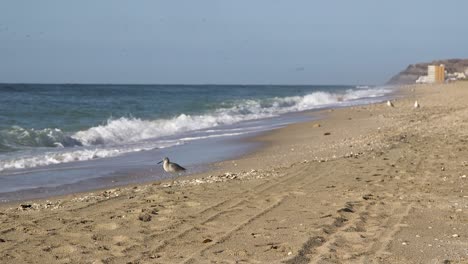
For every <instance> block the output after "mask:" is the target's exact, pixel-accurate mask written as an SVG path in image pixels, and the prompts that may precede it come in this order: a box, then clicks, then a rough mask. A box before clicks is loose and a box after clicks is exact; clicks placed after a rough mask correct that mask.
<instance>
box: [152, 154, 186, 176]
mask: <svg viewBox="0 0 468 264" xmlns="http://www.w3.org/2000/svg"><path fill="white" fill-rule="evenodd" d="M162 162H164V163H163V168H164V171H165V172H170V173H173V172H183V171H185V170H186V169H185V168H184V167H182V166H180V165H179V164H177V163H174V162H170V161H169V158H168V157H165V158H164V159H163V160H161V161H160V162H158V164H161V163H162Z"/></svg>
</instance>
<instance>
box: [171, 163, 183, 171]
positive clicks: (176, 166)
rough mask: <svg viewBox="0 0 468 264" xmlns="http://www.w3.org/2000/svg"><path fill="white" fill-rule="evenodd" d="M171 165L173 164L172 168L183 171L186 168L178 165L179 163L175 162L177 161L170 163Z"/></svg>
mask: <svg viewBox="0 0 468 264" xmlns="http://www.w3.org/2000/svg"><path fill="white" fill-rule="evenodd" d="M172 165H173V166H174V169H175V170H176V171H185V170H186V169H185V168H184V167H182V166H180V165H179V164H177V163H172Z"/></svg>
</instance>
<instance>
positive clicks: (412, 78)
mask: <svg viewBox="0 0 468 264" xmlns="http://www.w3.org/2000/svg"><path fill="white" fill-rule="evenodd" d="M441 64H443V65H444V66H445V71H446V72H447V73H448V74H455V73H463V74H465V75H467V76H468V59H446V60H435V61H432V62H423V63H417V64H411V65H409V66H408V67H407V68H406V69H405V70H403V71H401V72H399V73H398V74H396V75H395V76H393V77H392V78H391V79H390V80H389V81H388V82H387V84H390V85H401V84H414V83H416V80H418V78H420V77H421V76H424V75H426V74H427V67H428V66H429V65H441Z"/></svg>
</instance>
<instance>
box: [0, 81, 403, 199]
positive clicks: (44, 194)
mask: <svg viewBox="0 0 468 264" xmlns="http://www.w3.org/2000/svg"><path fill="white" fill-rule="evenodd" d="M393 90H394V91H393V92H392V93H389V94H387V95H385V96H383V97H379V98H381V99H379V101H383V100H384V98H393V97H395V94H396V93H397V91H396V90H397V88H395V87H394V88H393ZM360 100H361V99H360ZM354 103H356V102H349V103H348V104H351V106H349V105H344V106H339V105H337V106H328V107H323V108H319V109H312V110H305V111H300V112H291V113H285V114H281V115H280V116H277V117H271V118H266V119H260V120H257V121H258V122H261V123H262V124H263V123H264V125H265V127H269V126H271V127H270V128H269V129H267V130H264V131H255V132H249V133H247V134H244V135H241V136H235V137H234V138H231V137H225V138H224V141H225V142H229V144H228V145H236V143H232V142H239V143H240V144H242V145H245V146H243V147H240V148H241V149H242V150H240V149H239V150H235V151H234V152H235V153H236V154H230V155H227V156H226V157H221V158H219V157H217V158H214V157H212V158H211V160H210V161H204V162H201V163H196V164H195V166H194V168H193V169H195V172H193V173H190V174H189V175H186V176H184V177H197V175H200V174H206V173H211V172H215V171H214V170H213V169H200V168H202V167H210V168H213V167H218V166H219V164H222V162H223V161H226V160H232V159H237V158H241V157H242V156H246V155H250V154H252V153H255V152H256V151H259V150H260V149H261V142H260V141H259V140H258V138H261V137H262V135H264V134H268V133H270V132H271V131H274V130H277V129H281V128H284V127H285V126H289V125H291V124H294V123H303V122H311V121H313V120H315V119H323V118H326V114H327V112H328V111H330V110H331V109H346V108H349V107H355V106H361V105H366V104H356V105H354ZM370 104H372V103H370ZM288 118H291V119H292V121H289V120H288V121H286V120H287V119H288ZM270 119H272V120H276V121H273V122H270V121H269V120H270ZM277 123H285V124H282V125H279V126H278V127H275V126H277V125H278V124H277ZM212 140H213V139H202V140H200V141H196V142H195V143H189V144H190V145H187V146H185V145H182V146H173V147H171V148H170V149H169V150H168V151H169V152H174V148H180V147H182V148H188V149H189V150H191V149H193V148H195V147H194V146H192V145H193V144H195V145H198V146H199V145H204V143H203V142H206V143H207V144H211V145H212V146H216V144H219V143H214V144H213V143H209V141H212ZM237 145H239V144H237ZM255 145H257V146H255ZM157 151H158V152H160V151H161V152H163V151H164V149H161V150H157ZM152 152H153V151H152ZM179 152H180V151H179ZM175 153H176V154H177V151H175ZM166 154H167V153H166ZM179 154H180V153H179ZM211 156H213V155H211ZM124 157H125V156H122V157H114V158H111V159H115V158H118V159H121V158H124ZM141 158H143V159H146V157H144V156H142V157H141ZM83 162H89V161H83ZM98 162H100V161H98ZM80 163H82V162H78V164H80ZM82 164H84V163H82ZM142 165H143V167H144V169H138V170H137V169H136V168H133V171H132V172H133V173H131V172H122V171H121V172H120V173H116V175H115V176H110V175H108V176H100V177H91V178H89V179H87V178H84V179H82V180H81V181H79V182H70V183H62V184H60V185H58V186H56V187H46V186H42V187H34V188H30V189H20V190H17V191H11V192H3V193H1V194H0V197H4V198H5V199H4V200H1V201H0V205H2V204H4V205H7V204H11V203H18V202H28V201H34V200H49V199H54V198H55V199H59V198H60V197H65V196H68V195H73V194H85V193H87V192H97V191H104V190H106V189H115V188H121V187H122V188H125V187H128V186H130V185H141V184H149V183H152V182H164V181H171V179H170V177H168V176H167V175H166V174H165V173H162V174H161V175H159V174H160V173H161V172H162V169H161V168H158V167H156V171H157V172H158V173H159V174H158V175H156V176H157V177H156V178H155V175H153V176H148V175H147V176H144V175H143V174H145V173H146V174H150V171H151V172H152V171H153V169H151V168H150V167H148V165H147V164H146V163H143V164H142ZM53 166H55V165H53ZM59 166H67V164H59ZM68 166H70V165H68ZM71 166H72V165H71ZM80 166H82V165H78V167H80ZM72 167H73V166H72ZM84 167H86V166H84ZM221 170H222V169H221ZM39 171H40V170H39ZM47 171H48V170H47V169H46V172H47ZM50 171H52V172H54V171H61V169H60V167H59V168H55V169H53V168H52V169H50ZM20 173H21V172H20ZM25 173H27V174H28V173H29V172H27V171H26V172H25ZM66 173H67V172H66V171H65V172H63V174H66ZM69 173H71V172H69ZM122 174H127V175H128V176H123V175H122ZM134 174H137V175H140V176H139V177H140V178H141V179H134V180H131V178H135V177H134V176H133V175H134ZM130 175H132V176H130ZM5 177H10V175H6V176H5ZM99 182H101V183H103V182H107V184H99ZM118 182H125V183H122V184H121V183H118ZM92 183H96V184H99V185H100V186H101V187H99V188H89V187H86V186H89V185H90V184H91V185H92ZM62 189H68V191H62ZM63 192H65V193H63ZM49 193H50V194H49ZM21 196H25V198H19V197H21ZM6 199H8V200H6Z"/></svg>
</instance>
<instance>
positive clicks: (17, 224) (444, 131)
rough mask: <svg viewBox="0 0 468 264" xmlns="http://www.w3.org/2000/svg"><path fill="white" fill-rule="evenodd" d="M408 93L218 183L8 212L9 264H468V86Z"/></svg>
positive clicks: (282, 141) (0, 232) (278, 145)
mask: <svg viewBox="0 0 468 264" xmlns="http://www.w3.org/2000/svg"><path fill="white" fill-rule="evenodd" d="M413 90H414V91H413ZM402 92H403V93H404V94H405V98H404V99H399V100H396V101H394V105H395V107H393V108H391V107H388V106H387V105H386V104H385V103H382V104H373V105H367V106H358V107H351V108H346V109H337V110H327V111H325V112H324V113H323V115H325V116H326V118H325V119H323V120H320V121H314V122H307V123H300V124H293V125H290V126H288V127H286V128H282V129H279V130H275V131H272V132H269V133H267V134H266V135H263V136H261V137H259V138H256V139H254V140H257V141H260V142H263V143H264V147H263V148H261V149H260V150H259V151H257V152H255V153H253V154H250V155H247V156H245V157H242V158H240V159H236V160H230V161H225V162H222V163H220V164H218V165H217V168H216V169H215V170H214V171H212V172H210V173H205V174H200V175H195V176H190V177H187V178H178V179H176V180H175V181H174V182H172V181H167V182H155V183H151V184H145V185H134V186H128V187H121V188H116V189H110V190H102V191H96V192H93V193H81V194H75V195H68V196H64V197H57V198H51V199H49V200H47V201H46V200H37V201H31V202H23V203H21V204H19V203H15V204H7V205H3V206H2V208H1V211H0V263H468V178H467V177H468V176H466V175H467V174H468V144H467V143H468V104H467V102H468V82H460V83H455V84H448V85H434V86H412V87H404V88H402ZM416 99H417V100H418V101H419V103H420V104H421V107H420V108H418V109H414V108H413V104H414V101H415V100H416Z"/></svg>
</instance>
